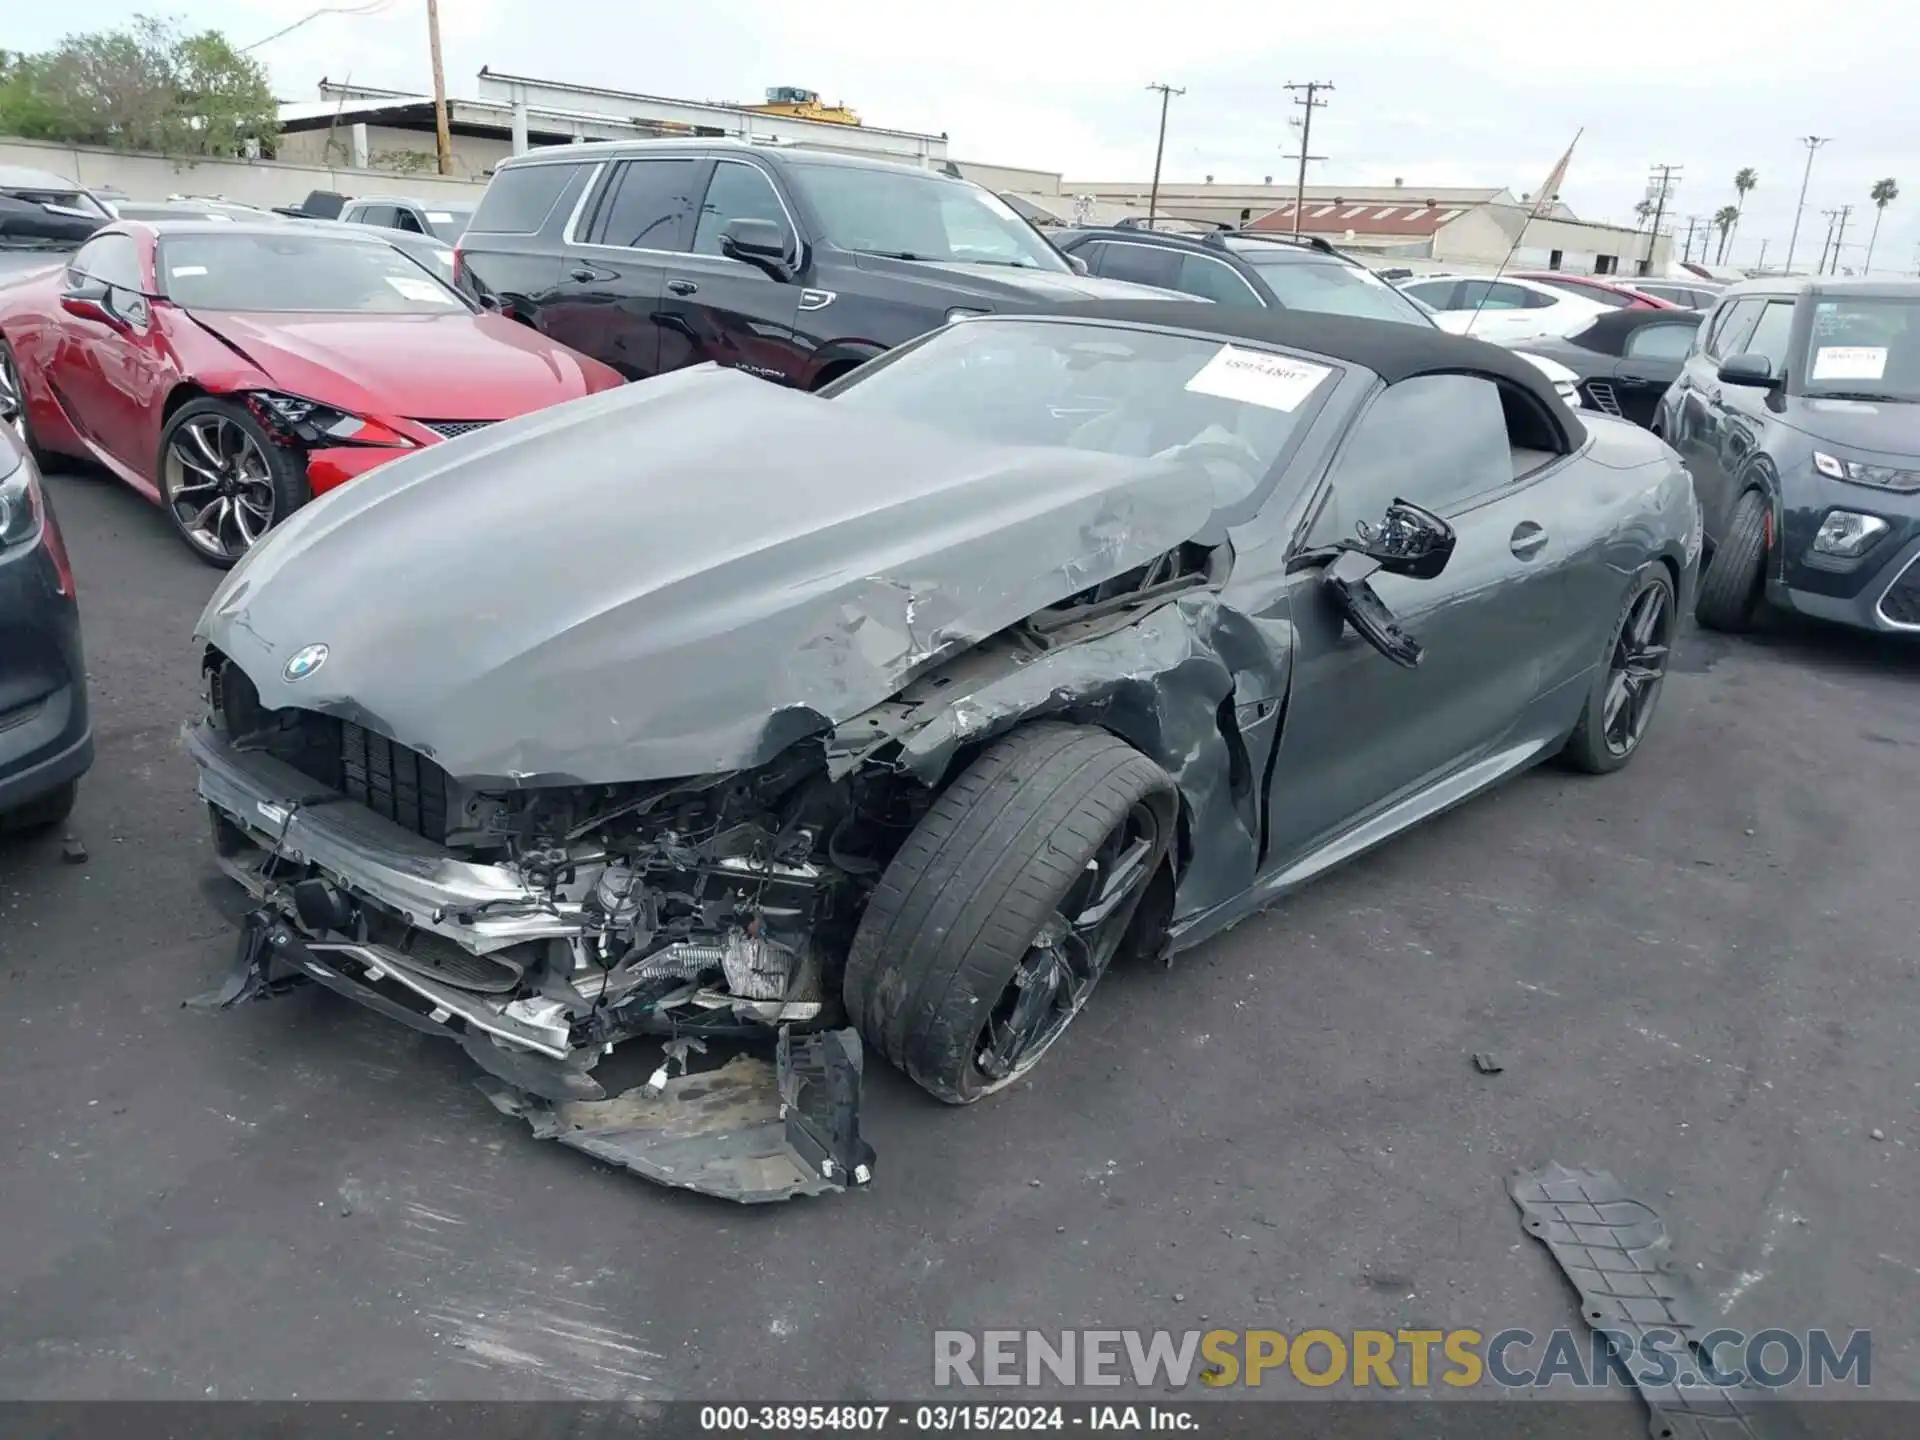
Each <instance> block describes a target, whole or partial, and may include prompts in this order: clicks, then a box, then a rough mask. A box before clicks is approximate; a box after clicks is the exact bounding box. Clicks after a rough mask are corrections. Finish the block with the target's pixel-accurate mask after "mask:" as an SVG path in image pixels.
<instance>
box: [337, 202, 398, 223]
mask: <svg viewBox="0 0 1920 1440" xmlns="http://www.w3.org/2000/svg"><path fill="white" fill-rule="evenodd" d="M396 213H398V212H396V211H395V210H394V208H393V206H391V205H356V206H354V207H353V211H352V213H351V214H349V215H347V216H345V217H343V218H345V219H350V220H356V221H358V222H359V223H360V224H362V225H381V226H386V227H388V228H391V227H392V225H393V217H394V215H395V214H396Z"/></svg>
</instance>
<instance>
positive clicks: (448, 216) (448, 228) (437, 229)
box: [421, 205, 473, 245]
mask: <svg viewBox="0 0 1920 1440" xmlns="http://www.w3.org/2000/svg"><path fill="white" fill-rule="evenodd" d="M421 213H422V214H423V215H425V216H426V217H427V224H428V225H430V226H431V227H432V228H433V233H434V234H435V235H436V236H438V237H439V238H440V239H442V240H444V241H446V242H447V244H449V245H451V244H453V242H454V241H456V240H458V239H459V238H460V237H461V236H462V235H464V234H466V233H467V225H468V223H469V222H470V221H471V220H472V219H473V206H471V205H436V206H433V207H432V208H430V209H427V210H423V211H421Z"/></svg>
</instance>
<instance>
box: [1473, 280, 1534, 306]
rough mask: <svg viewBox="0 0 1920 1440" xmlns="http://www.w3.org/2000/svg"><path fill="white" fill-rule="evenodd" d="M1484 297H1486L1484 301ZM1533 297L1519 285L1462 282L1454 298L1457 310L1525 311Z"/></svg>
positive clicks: (1489, 281)
mask: <svg viewBox="0 0 1920 1440" xmlns="http://www.w3.org/2000/svg"><path fill="white" fill-rule="evenodd" d="M1482 297H1485V298H1484V299H1483V298H1482ZM1531 298H1532V297H1531V296H1530V295H1529V293H1528V292H1527V291H1525V290H1522V289H1521V288H1520V287H1519V286H1518V285H1502V284H1500V283H1499V282H1498V281H1494V280H1462V281H1461V282H1460V286H1459V290H1458V292H1457V293H1456V294H1455V295H1454V297H1453V308H1454V309H1456V310H1525V309H1527V308H1528V306H1527V302H1528V300H1529V299H1531Z"/></svg>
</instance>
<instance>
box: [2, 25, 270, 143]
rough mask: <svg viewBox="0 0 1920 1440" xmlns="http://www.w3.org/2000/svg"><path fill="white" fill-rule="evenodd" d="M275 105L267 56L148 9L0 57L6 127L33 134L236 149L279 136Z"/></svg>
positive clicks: (76, 140) (13, 131)
mask: <svg viewBox="0 0 1920 1440" xmlns="http://www.w3.org/2000/svg"><path fill="white" fill-rule="evenodd" d="M277 110H278V107H277V106H276V104H275V102H274V98H273V91H272V89H271V88H270V87H269V86H268V84H267V76H266V72H265V71H264V70H262V69H261V67H260V64H259V62H258V61H255V60H252V59H250V58H248V57H247V56H245V55H242V54H240V53H239V52H238V51H236V50H235V49H234V48H233V46H232V45H231V44H229V43H228V41H227V39H226V37H225V36H223V35H221V34H220V33H219V32H218V31H213V30H205V31H200V32H198V33H195V34H187V33H184V32H183V31H182V30H181V28H180V26H179V25H178V23H177V22H174V21H169V20H159V19H155V18H153V17H152V16H147V15H140V16H135V17H134V19H133V21H132V22H131V23H130V24H128V25H126V26H124V27H123V28H121V29H118V30H99V31H94V32H92V33H89V34H84V35H69V36H68V37H67V38H66V39H64V40H62V41H61V42H60V43H59V44H58V45H56V46H55V47H54V48H53V49H51V50H48V51H45V52H43V53H41V54H38V55H7V56H4V57H0V133H5V134H13V135H22V136H25V137H27V138H29V139H37V140H58V141H64V142H67V143H69V144H75V145H102V146H107V147H110V148H113V149H118V150H149V151H160V152H162V153H166V154H173V155H235V154H240V153H242V151H243V150H244V148H245V145H246V142H247V141H248V140H258V141H260V142H262V143H263V144H265V143H267V142H269V141H270V140H271V139H272V137H273V135H274V133H275V132H276V130H277V129H278V125H277V120H276V116H277Z"/></svg>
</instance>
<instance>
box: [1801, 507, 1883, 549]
mask: <svg viewBox="0 0 1920 1440" xmlns="http://www.w3.org/2000/svg"><path fill="white" fill-rule="evenodd" d="M1886 533H1887V522H1886V521H1884V520H1882V519H1881V518H1880V517H1879V516H1878V515H1862V514H1860V513H1858V512H1857V511H1853V510H1829V511H1828V512H1827V518H1826V519H1824V520H1822V521H1821V522H1820V529H1819V531H1818V532H1817V533H1815V535H1814V537H1813V548H1814V551H1815V553H1816V554H1820V555H1833V556H1837V557H1839V558H1841V559H1845V560H1851V559H1853V558H1855V557H1856V556H1859V555H1864V554H1866V553H1867V550H1868V547H1870V546H1871V545H1872V544H1873V542H1874V541H1876V540H1878V539H1879V538H1880V537H1881V536H1882V535H1884V534H1886Z"/></svg>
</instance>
